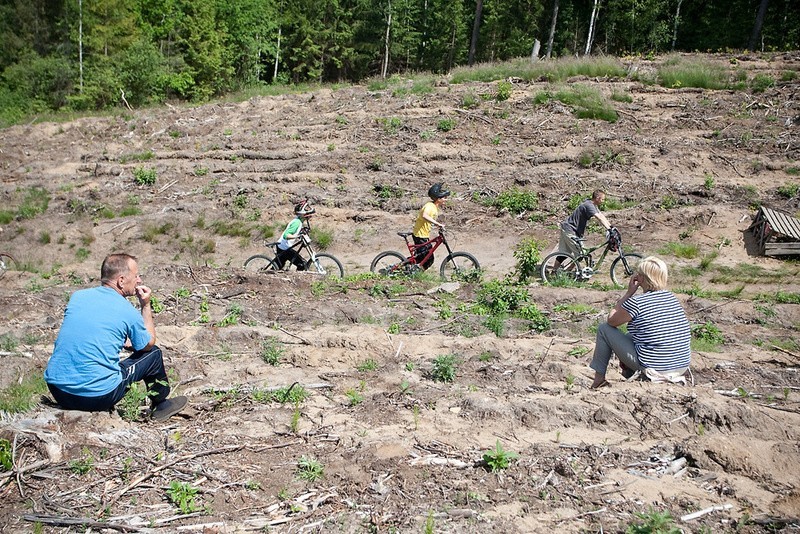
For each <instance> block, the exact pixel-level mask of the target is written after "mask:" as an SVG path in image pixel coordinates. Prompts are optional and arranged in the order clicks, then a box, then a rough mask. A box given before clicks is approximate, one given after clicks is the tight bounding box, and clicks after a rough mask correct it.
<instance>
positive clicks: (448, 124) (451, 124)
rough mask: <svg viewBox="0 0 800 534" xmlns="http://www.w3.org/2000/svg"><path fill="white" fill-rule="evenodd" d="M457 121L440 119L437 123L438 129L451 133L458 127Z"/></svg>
mask: <svg viewBox="0 0 800 534" xmlns="http://www.w3.org/2000/svg"><path fill="white" fill-rule="evenodd" d="M456 124H457V123H456V120H455V119H453V118H450V117H447V118H444V119H440V120H439V122H437V123H436V129H437V130H439V131H440V132H449V131H450V130H452V129H453V128H455V127H456Z"/></svg>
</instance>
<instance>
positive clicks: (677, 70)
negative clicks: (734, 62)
mask: <svg viewBox="0 0 800 534" xmlns="http://www.w3.org/2000/svg"><path fill="white" fill-rule="evenodd" d="M639 81H643V82H645V83H647V82H648V81H653V80H644V79H640V80H639ZM657 82H658V83H659V84H660V85H662V86H664V87H670V88H673V89H679V88H682V87H700V88H702V89H725V88H727V87H728V70H727V69H725V68H724V67H722V66H720V65H715V64H712V63H709V62H705V61H700V60H696V59H691V60H685V59H683V58H680V57H678V56H672V57H670V58H668V59H667V61H665V62H664V64H663V65H662V66H661V67H659V69H658V74H657Z"/></svg>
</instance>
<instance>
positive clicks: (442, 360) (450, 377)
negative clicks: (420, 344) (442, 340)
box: [430, 354, 458, 382]
mask: <svg viewBox="0 0 800 534" xmlns="http://www.w3.org/2000/svg"><path fill="white" fill-rule="evenodd" d="M457 366H458V358H456V356H455V355H454V354H446V355H441V356H437V357H436V358H434V360H433V367H432V368H431V373H430V376H431V379H432V380H433V381H434V382H453V381H455V379H456V368H457Z"/></svg>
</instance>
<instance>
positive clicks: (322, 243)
mask: <svg viewBox="0 0 800 534" xmlns="http://www.w3.org/2000/svg"><path fill="white" fill-rule="evenodd" d="M310 235H311V241H313V242H314V243H315V244H316V245H317V248H318V249H320V250H326V249H328V248H330V246H331V245H332V244H333V228H328V227H327V226H315V227H314V228H312V229H311V234H310Z"/></svg>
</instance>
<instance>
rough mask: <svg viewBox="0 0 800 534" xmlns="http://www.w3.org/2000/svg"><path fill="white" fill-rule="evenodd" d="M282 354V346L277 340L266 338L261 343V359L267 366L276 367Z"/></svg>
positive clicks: (283, 350)
mask: <svg viewBox="0 0 800 534" xmlns="http://www.w3.org/2000/svg"><path fill="white" fill-rule="evenodd" d="M284 352H285V349H284V348H283V344H282V343H281V342H280V341H279V340H278V339H277V338H274V337H268V338H266V339H265V340H264V341H262V342H261V353H260V356H261V359H262V360H264V361H265V362H266V363H268V364H269V365H278V364H279V363H280V361H281V358H282V357H283V354H284Z"/></svg>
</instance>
